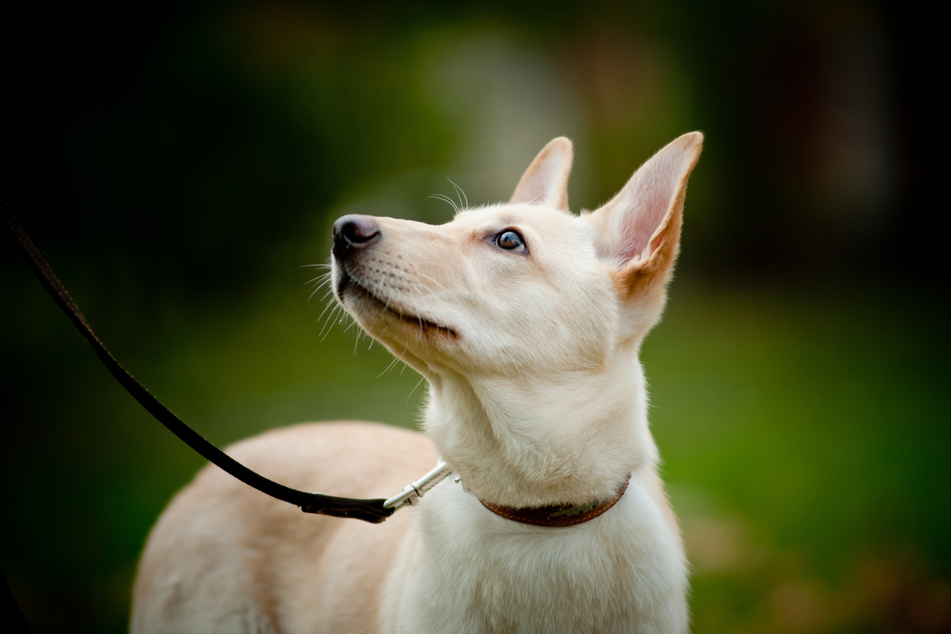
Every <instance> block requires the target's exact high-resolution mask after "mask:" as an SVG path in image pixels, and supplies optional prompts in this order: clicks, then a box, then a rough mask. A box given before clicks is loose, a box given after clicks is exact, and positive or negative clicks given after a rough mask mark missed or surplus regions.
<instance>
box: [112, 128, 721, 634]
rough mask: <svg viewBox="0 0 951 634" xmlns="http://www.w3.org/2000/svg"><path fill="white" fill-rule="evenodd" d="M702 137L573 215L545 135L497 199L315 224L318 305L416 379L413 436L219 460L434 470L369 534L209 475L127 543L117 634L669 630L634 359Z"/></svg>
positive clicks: (357, 488) (386, 472)
mask: <svg viewBox="0 0 951 634" xmlns="http://www.w3.org/2000/svg"><path fill="white" fill-rule="evenodd" d="M702 142H703V136H702V135H701V134H700V133H698V132H693V133H689V134H685V135H683V136H681V137H679V138H678V139H676V140H675V141H673V142H671V143H670V144H669V145H667V146H666V147H664V148H663V149H662V150H660V151H659V152H658V153H657V154H655V155H654V156H653V157H652V158H651V159H650V160H648V161H647V162H646V163H645V164H644V165H643V166H641V167H640V168H639V169H638V170H637V171H636V172H635V173H634V175H633V177H632V178H631V179H630V181H628V183H627V184H626V185H625V186H624V187H623V188H622V189H621V191H620V192H619V193H618V194H617V195H616V196H615V197H614V198H613V199H612V200H611V201H610V202H608V203H607V204H605V205H604V206H602V207H600V208H599V209H597V210H595V211H593V212H582V213H581V214H580V215H575V214H572V213H571V212H570V211H569V210H568V196H567V183H568V175H569V171H570V169H571V164H572V158H573V150H572V145H571V142H570V141H569V140H568V139H565V138H557V139H555V140H553V141H551V142H550V143H549V144H548V145H547V146H545V148H544V149H543V150H542V151H541V152H540V153H539V154H538V156H537V157H536V158H535V160H534V161H533V162H532V163H531V165H530V166H529V168H528V170H527V171H526V172H525V174H524V175H523V176H522V178H521V180H520V181H519V183H518V185H517V187H516V189H515V193H514V195H513V196H512V198H511V200H510V201H509V202H508V203H505V204H496V205H489V206H484V207H480V208H473V209H462V210H460V211H458V212H457V213H456V215H455V216H454V218H453V219H452V220H451V221H450V222H448V223H446V224H443V225H439V226H434V225H428V224H423V223H419V222H414V221H408V220H398V219H392V218H383V217H371V216H362V215H348V216H344V217H342V218H340V219H339V220H337V222H336V223H335V224H334V228H333V258H332V265H331V274H332V284H333V291H334V295H335V297H336V300H337V301H338V302H339V304H340V305H341V306H343V308H344V309H345V310H346V311H347V312H348V313H349V314H350V315H351V316H352V317H353V319H354V320H355V321H356V322H357V323H358V324H359V325H360V326H361V327H362V328H363V330H365V331H366V332H367V333H368V334H369V335H370V336H371V337H373V338H374V339H376V340H377V341H379V342H381V343H382V344H383V345H384V346H386V347H387V348H388V349H389V351H390V352H392V353H393V354H394V355H395V356H396V357H398V358H399V359H401V360H402V361H403V362H404V363H406V364H407V365H409V366H411V367H412V368H413V369H415V370H416V371H418V372H419V373H420V374H421V375H422V376H423V377H425V379H426V381H427V383H428V388H429V389H428V396H427V404H426V406H425V416H424V420H423V425H422V427H423V433H422V434H419V433H416V432H411V431H407V430H402V429H397V428H393V427H387V426H384V425H379V424H373V423H364V422H333V423H311V424H303V425H298V426H292V427H288V428H284V429H278V430H275V431H270V432H267V433H264V434H262V435H260V436H258V437H256V438H253V439H251V440H247V441H244V442H241V443H238V444H236V445H234V446H233V447H231V448H230V449H229V453H230V454H231V455H232V456H234V457H235V458H236V459H238V460H240V461H242V462H244V463H245V464H247V465H248V466H250V467H251V468H252V469H255V470H258V471H260V472H262V473H264V474H265V475H267V476H268V477H271V478H273V479H275V480H277V481H280V482H282V483H284V484H287V485H289V486H293V487H297V488H302V489H307V490H320V491H325V492H330V493H333V494H335V495H344V496H352V497H380V496H382V495H386V494H388V493H392V492H398V491H399V490H400V489H401V487H402V486H403V485H405V484H406V483H407V482H410V481H412V480H414V479H416V478H418V477H419V476H420V475H421V474H422V473H424V472H425V471H426V469H428V468H429V467H430V466H431V465H432V464H434V463H435V462H436V461H437V460H438V459H439V458H440V457H441V458H442V459H443V460H445V462H446V463H447V465H448V467H449V468H450V469H451V471H452V473H453V474H455V477H454V478H449V479H445V480H443V481H442V482H440V483H439V484H438V485H436V486H435V487H433V488H432V490H431V491H429V492H428V493H427V494H426V495H425V497H424V498H422V499H420V500H418V503H417V504H414V505H413V507H412V508H409V509H403V510H399V511H398V512H396V513H395V514H394V515H393V516H392V517H390V518H389V519H387V521H386V522H385V523H384V524H382V525H372V524H366V523H363V522H354V521H349V520H344V519H337V518H328V517H318V516H313V515H305V514H303V513H300V512H299V511H297V510H296V509H294V508H293V507H290V506H288V505H283V504H282V503H280V502H277V501H274V500H272V499H270V498H268V497H266V496H264V495H261V494H260V493H258V492H256V491H253V490H251V489H250V488H248V487H246V486H245V485H243V484H241V483H239V482H237V481H236V480H234V479H232V478H231V477H230V476H228V475H226V474H225V473H224V472H222V471H220V470H219V469H217V468H215V467H207V468H205V469H204V470H203V471H201V472H200V473H199V474H198V475H197V476H196V477H195V479H194V480H193V481H192V482H191V483H190V484H189V485H188V486H187V487H186V488H185V489H183V490H182V491H181V492H179V493H178V495H177V496H176V497H175V498H174V499H173V501H172V502H171V503H170V505H169V507H168V508H167V509H166V510H165V512H164V513H163V514H162V516H161V517H160V519H159V520H158V522H157V524H156V526H155V527H154V529H153V530H152V532H151V535H150V536H149V538H148V542H147V544H146V547H145V550H144V553H143V555H142V558H141V561H140V565H139V570H138V575H137V578H136V582H135V587H134V591H133V595H134V597H133V610H132V622H131V626H132V631H133V632H134V633H136V634H144V633H151V632H188V633H203V634H210V633H213V632H222V633H224V632H227V633H237V632H267V633H277V632H282V633H298V632H299V633H308V634H313V633H315V632H407V633H409V632H411V633H420V632H439V633H448V632H466V633H468V632H493V633H502V632H505V633H510V632H532V633H537V632H558V633H561V632H642V633H672V632H673V633H678V632H686V631H688V629H689V611H688V605H687V600H686V593H687V588H688V573H687V563H686V559H685V554H684V549H683V545H682V541H681V537H680V532H679V529H678V525H677V520H676V518H675V516H674V514H673V512H672V510H671V508H670V505H669V504H668V501H667V498H666V494H665V491H664V486H663V483H662V482H661V479H660V477H659V476H658V472H657V465H658V450H657V447H656V445H655V443H654V441H653V439H652V437H651V434H650V432H649V430H648V423H647V395H646V391H645V379H644V375H643V371H642V368H641V365H640V362H639V359H638V352H639V347H640V345H641V342H642V340H643V339H644V336H645V335H646V334H647V332H648V331H649V330H650V328H651V327H652V326H653V325H654V324H655V323H656V322H657V321H658V319H659V317H660V315H661V312H662V309H663V307H664V304H665V301H666V286H667V283H668V281H669V279H670V277H671V274H672V268H673V265H674V261H675V259H676V256H677V252H678V250H679V240H680V230H681V222H682V215H683V204H684V196H685V192H686V186H687V179H688V177H689V175H690V173H691V171H692V170H693V168H694V166H695V165H696V163H697V160H698V159H699V156H700V151H701V146H702Z"/></svg>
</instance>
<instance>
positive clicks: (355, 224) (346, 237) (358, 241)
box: [333, 214, 381, 260]
mask: <svg viewBox="0 0 951 634" xmlns="http://www.w3.org/2000/svg"><path fill="white" fill-rule="evenodd" d="M380 235H381V234H380V226H379V225H378V224H377V222H376V218H374V217H373V216H361V215H358V214H349V215H346V216H343V217H341V218H338V219H337V222H335V223H334V233H333V236H334V248H333V253H334V257H335V258H337V259H338V260H340V259H343V258H345V257H347V255H349V254H350V253H351V252H352V251H354V250H355V249H362V248H364V247H367V246H370V245H371V244H373V243H374V242H376V241H377V240H379V238H380Z"/></svg>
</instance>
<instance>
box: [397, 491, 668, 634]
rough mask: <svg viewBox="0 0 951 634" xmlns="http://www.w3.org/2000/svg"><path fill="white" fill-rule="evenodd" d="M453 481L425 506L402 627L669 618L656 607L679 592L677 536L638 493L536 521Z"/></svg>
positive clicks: (516, 628) (620, 624)
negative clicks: (578, 519)
mask: <svg viewBox="0 0 951 634" xmlns="http://www.w3.org/2000/svg"><path fill="white" fill-rule="evenodd" d="M447 484H448V483H447ZM453 486H455V488H456V490H455V491H452V490H448V491H447V490H445V489H449V487H448V486H445V487H442V488H443V489H444V490H443V491H440V493H441V494H443V495H440V496H433V498H432V499H430V500H428V502H430V504H432V506H431V507H430V508H428V509H420V511H423V512H422V513H421V517H420V520H422V521H423V525H422V526H421V527H420V538H421V541H420V542H419V543H418V544H417V549H416V550H415V554H414V557H413V560H414V561H413V563H412V565H411V567H410V570H411V572H409V574H408V576H407V578H406V579H405V580H404V584H401V585H402V586H403V587H402V592H401V595H402V599H403V601H404V602H405V603H406V604H407V605H404V608H406V609H404V610H402V611H401V617H402V619H403V623H402V624H401V626H403V627H400V628H399V631H412V630H413V629H414V628H418V629H416V630H415V631H466V632H554V631H574V632H586V631H598V632H611V631H630V630H631V628H632V627H636V626H640V625H641V624H649V623H652V622H654V621H655V620H657V619H658V618H659V619H660V620H661V622H663V621H665V620H666V619H667V617H669V616H670V615H669V614H668V615H663V614H659V613H657V612H658V608H661V609H663V606H664V605H666V604H667V603H669V601H668V598H669V597H677V596H680V597H682V596H683V587H684V584H685V570H684V564H683V556H682V553H681V551H680V548H679V544H676V543H671V542H670V540H669V539H667V532H666V531H664V530H663V528H662V526H661V524H662V522H661V519H660V517H659V514H658V513H656V512H655V510H654V509H653V505H652V504H650V501H649V500H648V499H647V498H646V496H644V495H642V494H640V492H638V491H634V492H632V493H631V495H630V497H628V495H625V499H624V500H623V505H622V503H619V504H618V505H617V506H618V507H620V508H616V509H612V510H611V513H616V514H615V515H614V516H613V517H607V516H605V517H602V518H597V519H596V520H592V521H591V522H588V523H586V524H584V525H579V526H574V527H567V528H539V527H533V526H526V525H521V524H516V523H514V522H511V521H509V520H505V519H503V518H500V517H497V516H495V515H493V514H491V513H482V512H481V511H484V510H485V509H481V505H479V503H478V501H477V500H474V498H472V499H464V498H462V497H461V496H460V493H461V488H459V487H458V485H453ZM462 495H468V494H464V493H463V494H462ZM439 497H443V498H450V499H446V500H442V501H441V500H440V499H438V498H439ZM470 497H471V496H470ZM472 501H475V505H473V504H471V502H472ZM441 503H442V504H444V506H443V507H442V508H438V509H437V508H433V507H436V506H437V505H438V504H441ZM460 511H461V512H460ZM460 518H463V520H462V521H461V522H460V521H459V520H460ZM681 609H682V608H681ZM405 626H408V627H405ZM646 631H651V630H650V628H649V627H648V629H647V630H646ZM669 631H677V630H676V629H671V630H669Z"/></svg>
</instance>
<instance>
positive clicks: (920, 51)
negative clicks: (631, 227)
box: [0, 0, 951, 633]
mask: <svg viewBox="0 0 951 634" xmlns="http://www.w3.org/2000/svg"><path fill="white" fill-rule="evenodd" d="M934 24H936V19H933V18H929V16H928V15H927V14H926V13H922V11H919V10H914V11H912V10H911V8H910V7H909V6H908V5H907V4H906V3H902V4H899V3H893V4H890V3H873V2H857V1H856V2H848V1H846V2H837V3H811V2H807V3H803V2H791V1H781V2H773V3H754V2H709V1H702V0H671V1H667V2H645V3H614V4H612V3H603V4H602V3H597V2H591V3H585V4H583V5H582V6H581V7H579V6H576V5H575V4H574V3H571V4H569V3H558V2H554V3H553V2H546V3H540V2H528V3H522V4H520V5H519V7H518V8H512V7H510V6H509V3H495V2H491V1H489V2H485V1H483V2H479V3H469V2H458V3H455V4H454V5H453V6H452V7H450V6H447V4H446V3H441V2H439V3H437V2H418V3H413V4H411V5H396V4H394V5H392V6H389V5H380V6H376V5H374V4H372V3H371V4H361V5H360V6H354V8H350V7H349V6H347V5H341V4H339V3H336V4H334V5H333V6H322V5H320V4H305V3H294V2H250V1H249V2H232V3H218V4H215V3H207V2H205V3H201V2H192V3H166V4H162V5H161V6H149V5H126V6H123V7H121V9H120V8H117V7H116V6H115V5H103V6H95V5H89V4H76V5H73V6H70V7H59V8H56V7H55V5H39V4H34V5H30V6H27V7H18V8H12V7H7V8H4V9H2V10H0V47H2V49H0V51H2V62H0V68H2V78H3V81H2V85H0V197H3V199H4V200H5V201H6V203H7V205H8V207H9V208H10V209H11V210H13V211H14V212H15V213H16V214H17V215H18V216H19V217H20V220H21V222H22V224H23V225H24V226H25V227H26V229H27V230H28V231H29V232H30V233H31V235H32V237H33V239H34V241H35V242H36V243H37V245H38V246H39V247H40V248H41V249H42V250H43V252H44V254H45V255H46V256H47V257H48V259H49V260H50V261H51V263H52V264H53V266H54V267H55V268H56V270H57V272H58V273H59V275H60V276H61V277H62V279H63V280H64V282H65V283H66V285H67V287H68V288H69V289H70V291H71V293H72V294H73V296H74V298H75V299H76V300H77V301H78V302H79V304H80V306H82V308H83V310H84V311H85V312H86V315H87V317H88V318H89V320H90V321H91V323H92V324H93V325H94V327H95V328H96V330H97V332H98V333H99V334H100V336H102V338H103V339H104V340H105V341H106V342H107V344H108V345H109V346H110V348H111V349H112V351H113V352H114V353H115V354H116V355H117V356H118V357H119V359H120V360H121V361H122V362H123V363H124V364H125V365H126V367H128V368H129V369H130V370H131V371H132V372H133V373H134V374H135V375H136V376H137V377H138V378H140V379H141V380H142V381H143V382H144V383H146V384H147V385H148V386H149V387H150V389H151V390H152V391H153V392H154V393H156V394H157V395H158V396H159V397H160V398H161V399H163V400H164V401H165V402H166V404H168V405H169V406H170V407H171V408H172V409H173V410H175V411H177V412H178V413H179V414H181V415H182V416H183V417H184V418H185V419H186V420H187V421H189V422H191V423H192V424H193V425H195V426H196V427H198V428H199V429H201V430H202V431H203V432H204V433H205V434H206V435H207V436H209V437H210V438H212V439H213V440H214V441H216V442H217V443H219V444H225V443H227V442H231V441H233V440H236V439H238V438H242V437H245V436H248V435H250V434H253V433H256V432H258V431H261V430H263V429H266V428H269V427H273V426H277V425H284V424H290V423H293V422H296V421H300V420H312V419H325V418H336V417H344V418H372V419H377V420H383V421H386V422H391V423H393V424H398V425H404V426H413V425H414V424H415V416H416V411H417V408H418V405H419V402H420V398H421V394H422V393H423V391H424V387H423V386H420V385H419V379H418V377H417V376H416V375H414V373H413V372H412V371H411V370H409V369H404V368H402V367H401V366H398V365H397V366H390V360H389V358H388V356H387V354H386V353H385V351H382V350H381V349H380V347H379V346H371V347H370V349H368V346H369V342H368V340H367V339H366V338H363V339H361V340H359V342H357V336H356V332H355V328H354V327H349V328H348V325H347V323H343V324H338V323H336V322H335V321H333V320H328V318H327V317H326V315H323V316H322V312H323V311H324V309H325V308H326V306H327V305H328V302H329V299H328V298H326V297H325V296H324V290H323V289H318V290H317V292H316V293H315V295H314V297H313V299H311V300H310V301H309V302H308V297H309V296H310V295H311V293H312V291H313V288H312V287H313V286H314V284H313V283H312V280H315V279H316V278H318V276H320V275H321V274H322V269H320V268H311V267H308V266H306V265H311V264H319V263H326V262H327V261H328V255H329V231H328V230H329V226H330V223H331V222H332V221H333V219H334V218H336V217H337V216H339V215H342V214H343V213H349V212H353V211H359V212H364V213H375V214H385V215H393V216H399V217H412V218H417V219H420V220H425V221H427V222H443V221H445V220H448V219H449V218H450V216H451V209H450V208H449V206H448V205H446V204H445V203H444V202H441V201H439V200H435V199H432V198H430V197H429V196H430V195H432V194H444V195H448V196H450V197H453V198H455V197H456V193H455V190H454V189H453V186H452V185H451V183H450V182H449V180H447V179H452V181H453V182H455V183H458V184H459V186H460V187H461V188H462V189H463V190H464V191H465V193H466V195H467V197H468V199H469V201H470V202H472V203H473V204H480V203H484V202H495V201H499V200H504V199H506V198H507V197H508V196H509V195H510V194H511V191H512V189H513V188H514V186H515V184H516V182H517V181H518V177H519V176H520V174H521V171H522V170H523V169H524V168H525V167H527V165H528V163H529V162H530V161H531V159H532V158H533V157H534V155H535V153H536V152H537V151H538V150H539V149H540V148H541V147H542V146H543V145H544V144H545V143H546V142H547V141H548V140H550V139H551V138H552V137H554V136H558V135H566V136H569V137H570V138H572V139H573V141H574V142H575V149H576V160H575V172H574V175H573V180H572V183H571V189H570V191H571V199H572V206H573V208H575V209H578V208H581V207H586V208H595V207H596V206H597V205H599V204H600V203H601V202H604V201H605V200H607V199H608V198H609V197H610V196H611V195H612V194H613V193H614V192H615V191H616V190H617V189H619V188H620V186H621V185H622V184H623V183H624V182H625V180H626V179H627V178H628V177H629V176H630V174H631V173H632V172H633V171H634V169H635V168H636V167H637V166H638V165H639V164H640V163H641V162H643V161H644V160H646V159H647V158H648V157H649V156H650V154H651V153H653V152H654V151H656V150H657V149H659V148H660V147H661V146H663V145H664V144H665V143H667V142H668V141H670V140H672V139H673V138H675V137H676V136H677V135H679V134H681V133H683V132H686V131H690V130H695V129H698V130H702V131H703V132H704V133H705V134H706V144H705V149H704V154H703V157H702V159H701V162H700V165H699V167H698V169H697V171H696V172H695V175H694V177H693V178H692V180H691V185H690V189H689V193H688V197H687V206H686V222H685V229H684V236H683V250H682V256H681V260H680V264H679V267H678V277H677V279H676V281H675V282H674V285H673V287H672V289H671V301H670V304H669V308H668V311H667V317H666V318H665V321H664V322H663V323H662V324H661V325H660V326H659V327H658V328H657V330H656V332H654V333H653V334H652V336H651V337H649V338H648V341H647V342H646V344H645V347H644V350H643V355H642V358H643V361H644V363H645V366H646V369H647V374H648V377H649V379H650V382H651V394H652V405H653V408H652V426H653V429H654V432H655V436H656V437H657V440H658V443H659V445H660V447H661V452H662V455H663V456H664V458H665V477H666V479H667V481H668V483H669V485H670V492H671V497H672V500H673V503H674V505H675V507H676V509H677V511H678V514H679V515H680V516H681V519H682V522H683V526H684V531H685V537H686V540H687V545H688V553H689V556H690V559H691V561H692V564H693V570H694V589H693V596H692V599H691V603H692V607H693V611H694V621H695V631H697V632H750V633H753V632H946V631H951V584H949V571H951V548H949V547H948V545H947V537H948V535H949V532H951V513H949V503H948V501H949V500H951V466H949V460H948V446H949V445H948V441H949V437H951V432H949V429H948V422H949V417H948V415H947V413H946V407H947V405H948V401H949V399H948V385H949V378H951V372H949V370H948V367H947V355H948V352H949V345H948V337H947V334H946V327H947V323H948V318H947V316H948V310H947V309H948V273H949V271H948V265H947V253H948V251H947V249H946V246H945V243H946V239H945V236H946V229H945V223H944V222H943V221H941V220H940V217H941V216H944V215H946V210H947V205H946V203H944V201H943V200H941V201H939V191H938V190H939V186H940V183H941V182H943V180H944V172H945V171H946V170H945V164H944V162H940V163H939V160H938V159H937V156H938V153H939V151H940V149H941V147H942V146H943V145H945V144H944V143H943V142H941V141H940V137H939V135H940V132H938V131H939V130H941V129H942V127H941V126H942V125H943V121H941V120H937V117H936V114H937V110H938V108H939V107H940V105H939V104H941V103H942V102H941V100H940V99H941V98H940V97H939V95H940V94H941V92H940V88H941V84H942V83H945V82H944V79H945V77H944V75H946V71H945V70H943V69H942V70H941V71H938V70H937V68H936V67H937V63H936V61H937V60H938V59H939V58H937V57H936V56H935V52H936V49H937V47H938V45H939V44H940V43H941V41H940V39H938V38H937V37H936V35H937V28H936V27H935V26H933V25H934ZM942 66H943V64H942ZM942 109H944V108H942ZM0 244H2V251H0V291H2V305H3V309H2V310H0V354H2V357H0V399H2V403H3V410H2V412H3V413H2V432H0V433H2V435H0V475H2V476H3V477H4V485H3V490H4V493H3V505H2V516H0V518H2V523H0V526H2V532H0V568H2V570H3V571H4V573H5V575H6V577H7V579H8V581H9V584H10V587H11V589H12V591H13V593H14V595H15V596H16V598H17V600H18V602H19V603H20V606H21V608H22V610H23V612H24V613H25V615H26V618H27V620H28V621H29V623H30V624H31V626H32V627H33V628H34V630H35V631H37V632H119V631H123V630H124V629H125V628H126V622H127V618H128V604H129V590H130V587H131V582H132V577H133V575H134V568H135V560H136V557H137V553H138V552H139V550H140V549H141V547H142V543H143V541H144V539H145V536H146V533H147V531H148V528H149V526H150V525H151V522H152V521H154V519H155V517H156V516H157V515H158V513H159V512H160V511H161V508H162V507H163V505H164V504H165V503H166V502H167V500H168V499H169V497H170V496H171V495H172V493H173V492H174V491H175V490H176V489H177V488H178V487H180V486H181V485H183V484H184V483H185V482H186V481H187V480H188V478H189V477H190V476H191V475H192V474H193V473H194V471H195V470H196V469H198V468H199V466H200V465H201V461H200V460H199V459H198V458H196V457H195V456H193V455H191V453H190V452H189V450H187V449H186V448H184V447H183V446H182V445H181V444H180V443H179V442H178V441H177V440H175V439H174V438H172V437H171V435H170V434H169V433H168V432H166V431H165V430H164V429H162V428H161V427H160V426H159V425H158V424H157V423H155V422H154V421H152V420H150V419H149V418H148V416H147V415H146V414H145V413H144V412H142V411H140V410H139V408H138V406H137V405H136V404H135V403H134V402H133V401H132V400H131V398H130V397H128V396H126V395H125V394H124V393H123V392H122V391H121V389H120V388H119V387H118V386H117V385H116V384H115V383H114V382H113V381H112V379H111V378H110V377H109V376H108V375H107V374H106V373H105V372H104V371H103V370H102V369H101V367H100V366H99V365H98V362H97V361H96V359H95V358H94V356H93V355H92V354H91V353H90V351H89V349H88V348H87V347H86V345H85V344H84V343H83V342H82V341H81V339H80V337H79V336H78V335H77V334H76V333H75V332H73V331H72V330H71V327H70V326H69V324H68V322H67V320H66V319H65V318H64V317H63V316H62V315H60V314H59V313H58V312H57V309H56V308H55V306H54V304H53V303H52V301H51V300H50V299H49V298H47V297H46V296H45V295H44V294H43V291H42V289H41V288H40V286H39V284H38V283H37V282H36V281H35V280H34V279H33V278H32V276H31V275H30V273H29V271H28V269H27V268H26V266H25V265H24V264H23V263H22V262H21V260H20V258H19V256H18V255H17V254H16V253H15V252H14V250H13V249H12V247H11V245H10V243H9V240H7V239H4V240H3V241H2V242H0ZM317 284H319V280H318V281H317ZM327 313H328V314H329V313H330V311H327ZM355 342H356V343H355ZM44 492H45V493H47V494H48V493H52V495H53V498H52V500H51V499H50V498H40V497H37V496H38V495H39V494H41V493H44ZM331 493H332V492H331ZM387 494H388V492H381V495H387ZM381 530H385V525H384V526H383V527H381Z"/></svg>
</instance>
